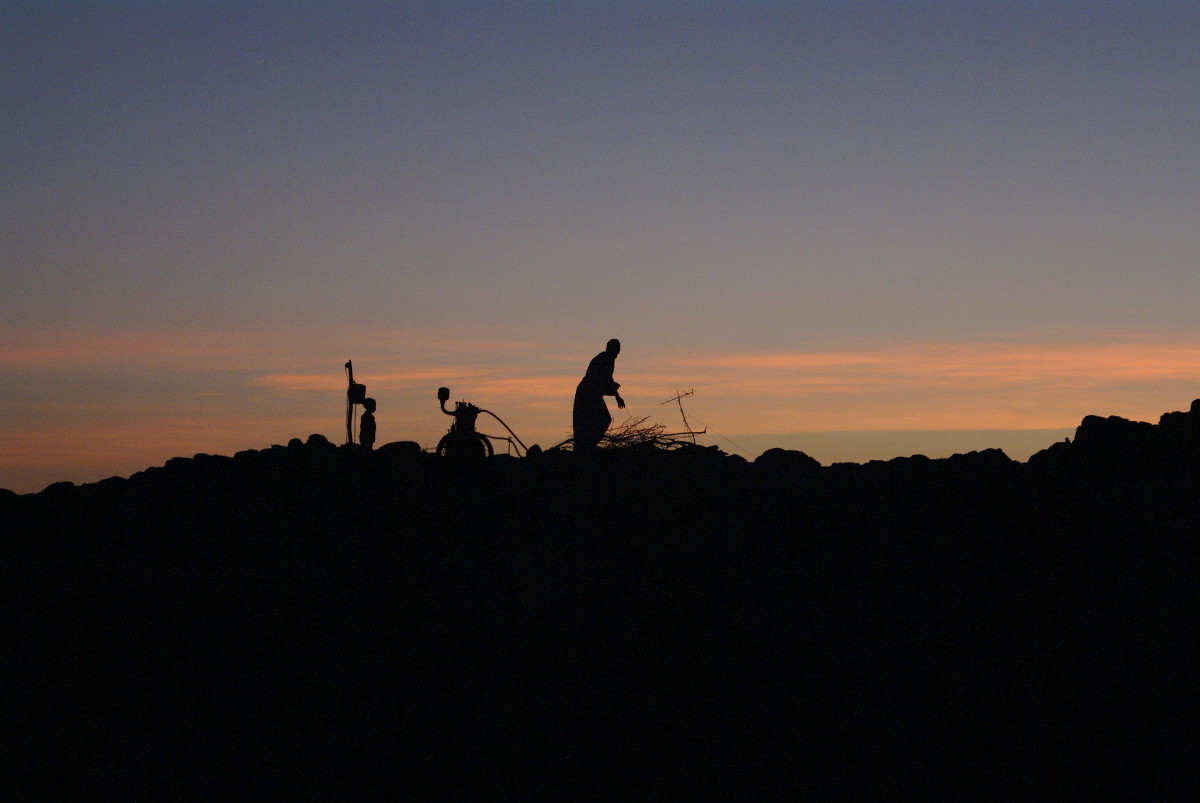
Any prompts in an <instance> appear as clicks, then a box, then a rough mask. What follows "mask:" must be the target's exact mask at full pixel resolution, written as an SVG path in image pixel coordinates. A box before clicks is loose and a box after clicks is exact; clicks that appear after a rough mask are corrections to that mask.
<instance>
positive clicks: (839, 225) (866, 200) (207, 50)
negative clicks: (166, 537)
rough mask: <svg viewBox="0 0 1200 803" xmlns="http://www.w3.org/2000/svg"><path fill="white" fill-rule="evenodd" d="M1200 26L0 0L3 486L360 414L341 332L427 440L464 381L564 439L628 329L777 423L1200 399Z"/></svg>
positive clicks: (779, 428) (995, 424)
mask: <svg viewBox="0 0 1200 803" xmlns="http://www.w3.org/2000/svg"><path fill="white" fill-rule="evenodd" d="M1198 40H1200V5H1196V4H1188V3H1153V2H1149V3H1147V2H1138V3H1054V2H1050V3H1036V4H1035V3H1029V4H1015V3H1004V4H998V3H973V2H964V3H954V4H947V3H922V2H914V3H850V4H843V3H794V4H783V3H757V2H748V3H747V2H742V3H723V2H716V3H696V4H689V3H635V2H601V3H581V4H574V3H570V4H564V3H549V2H546V3H539V2H533V3H475V2H424V3H403V2H400V3H356V4H348V5H345V6H343V5H340V4H338V5H335V4H322V3H267V2H262V3H253V2H252V3H235V4H224V3H218V4H213V3H183V2H172V3H165V4H148V3H123V2H114V3H82V2H46V3H13V4H4V5H2V6H0V108H3V109H5V113H4V115H3V120H2V122H0V151H2V152H3V154H4V165H5V167H4V170H3V171H0V282H2V284H0V318H2V320H3V324H2V326H0V428H2V429H0V432H2V434H3V438H2V439H0V487H5V488H9V489H12V490H16V491H19V492H28V491H36V490H39V489H40V488H42V487H44V486H45V485H47V484H48V483H50V482H53V481H57V480H71V481H75V482H89V481H95V480H99V479H102V478H104V477H107V476H110V475H114V474H118V475H128V474H130V473H132V472H134V471H137V470H139V469H142V468H145V467H147V466H151V465H161V464H162V463H163V462H164V461H166V460H167V459H169V458H170V457H173V456H177V455H185V456H190V455H192V454H195V453H199V452H206V453H219V454H232V453H233V452H235V451H238V450H242V449H248V448H263V447H267V446H270V445H271V444H277V443H286V442H287V441H288V440H289V439H290V438H293V437H300V438H306V437H307V436H308V435H309V434H310V433H320V434H323V435H325V436H326V437H328V438H329V439H330V440H332V441H334V442H335V443H340V442H341V441H342V440H343V439H344V431H343V427H344V419H343V414H344V391H345V376H344V373H343V370H342V366H343V364H344V363H345V361H346V360H347V359H353V360H354V365H355V373H356V379H358V381H360V382H363V383H365V384H366V386H367V391H368V395H370V396H373V397H374V398H376V399H377V400H378V404H379V409H378V412H377V415H376V417H377V420H378V427H379V435H378V438H379V440H378V442H379V443H387V442H390V441H396V440H414V441H417V442H418V443H420V444H422V445H423V446H425V447H431V446H433V445H434V444H435V443H436V442H437V439H438V438H439V437H440V436H441V434H442V433H443V432H444V431H445V429H446V427H447V424H448V419H446V418H445V416H442V415H441V413H440V412H439V411H438V404H437V400H436V395H435V394H436V389H437V388H438V387H439V386H442V385H445V386H448V387H450V389H451V392H452V398H454V399H467V400H468V401H471V402H474V403H475V404H477V405H479V406H481V407H484V408H487V409H489V410H492V411H494V412H495V413H497V414H498V415H500V416H502V417H503V418H504V420H505V421H507V422H508V423H509V425H511V426H512V427H513V429H514V430H515V431H516V432H517V433H518V434H519V435H520V436H521V438H522V440H524V441H525V442H526V443H534V442H538V443H541V444H542V445H543V446H547V445H550V444H552V443H554V442H557V441H559V440H562V439H563V438H565V437H567V435H568V434H569V432H568V429H569V425H570V408H571V399H572V395H573V391H574V386H575V383H576V382H578V380H579V378H580V376H581V375H582V372H583V370H584V368H585V367H586V365H587V363H588V360H589V359H590V358H591V357H592V356H593V355H594V354H596V353H597V352H598V351H600V350H601V349H602V348H603V347H604V343H605V341H607V340H608V339H609V338H610V337H618V338H620V339H621V341H622V343H623V346H624V348H623V350H622V353H621V356H620V358H619V359H618V360H617V369H616V378H617V381H619V382H621V383H622V395H623V396H624V397H625V399H626V401H627V402H628V405H629V409H628V410H627V411H626V413H628V414H629V415H632V416H634V417H638V418H640V417H643V416H649V417H650V418H651V419H652V420H654V421H657V422H661V423H663V424H665V425H666V426H667V427H668V428H669V429H676V428H678V427H679V426H681V421H680V418H679V413H678V408H677V407H674V406H671V405H662V404H661V402H662V401H664V400H666V399H668V398H670V397H672V396H674V395H675V394H676V393H677V392H680V391H687V390H689V389H691V390H694V391H695V394H694V396H691V397H689V398H688V399H686V400H685V402H684V405H685V410H686V412H687V414H688V418H689V420H690V421H691V422H692V423H693V424H694V425H696V426H707V428H708V434H707V435H706V436H705V437H704V438H702V442H705V443H713V444H716V445H718V446H720V447H721V448H723V449H725V450H726V451H730V452H740V453H742V454H744V455H746V456H747V457H750V458H753V457H754V456H755V455H756V454H758V453H759V452H761V451H762V450H763V449H765V448H768V447H770V446H784V447H787V448H795V449H801V450H804V451H806V452H808V453H809V454H811V455H813V456H814V457H816V458H817V459H819V460H821V461H822V462H825V463H829V462H833V461H837V460H866V459H873V458H881V459H886V458H890V457H895V456H897V455H899V454H911V453H917V452H920V453H925V454H928V455H930V456H940V455H944V454H950V453H952V452H953V451H964V450H968V449H979V448H985V447H987V446H997V447H1001V448H1005V449H1006V451H1007V452H1008V453H1009V454H1010V456H1012V457H1014V458H1019V459H1024V458H1025V457H1027V456H1028V455H1029V454H1030V453H1032V452H1033V451H1036V450H1037V449H1039V448H1043V447H1045V446H1047V445H1049V444H1050V443H1052V442H1053V441H1055V440H1061V439H1062V438H1063V437H1066V436H1068V435H1070V434H1071V432H1072V431H1073V429H1074V426H1075V425H1076V424H1077V423H1078V422H1079V420H1080V419H1081V418H1082V417H1083V416H1084V415H1088V414H1100V415H1121V416H1124V417H1127V418H1133V419H1140V420H1151V421H1153V420H1157V417H1158V416H1159V415H1160V414H1161V413H1163V412H1165V411H1169V410H1179V409H1187V407H1188V405H1189V404H1190V402H1191V400H1192V399H1193V398H1196V397H1200V327H1197V325H1196V317H1197V315H1196V311H1197V309H1200V256H1198V255H1200V224H1198V222H1197V221H1198V220H1200V216H1198V212H1200V49H1197V48H1196V46H1195V43H1196V42H1197V41H1198ZM614 414H615V417H616V418H617V420H618V421H620V420H621V414H617V413H616V411H615V409H614ZM482 428H483V429H484V431H488V429H487V427H486V426H483V427H482ZM497 434H498V433H497ZM501 449H503V446H501Z"/></svg>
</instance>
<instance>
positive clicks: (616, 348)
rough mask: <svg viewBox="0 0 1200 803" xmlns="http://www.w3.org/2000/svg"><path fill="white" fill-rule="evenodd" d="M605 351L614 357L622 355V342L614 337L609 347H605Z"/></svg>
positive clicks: (609, 342)
mask: <svg viewBox="0 0 1200 803" xmlns="http://www.w3.org/2000/svg"><path fill="white" fill-rule="evenodd" d="M604 350H605V351H607V352H608V353H609V354H611V355H613V356H614V357H615V356H617V355H618V354H620V353H621V341H620V340H617V339H616V338H615V337H614V338H613V339H612V340H610V341H608V345H607V346H605V347H604Z"/></svg>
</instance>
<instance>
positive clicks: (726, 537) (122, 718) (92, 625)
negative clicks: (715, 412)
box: [0, 404, 1200, 798]
mask: <svg viewBox="0 0 1200 803" xmlns="http://www.w3.org/2000/svg"><path fill="white" fill-rule="evenodd" d="M1198 481H1200V404H1193V405H1192V408H1191V410H1190V411H1188V412H1179V413H1168V414H1166V415H1164V416H1163V417H1162V418H1161V419H1160V421H1159V422H1158V423H1157V424H1149V423H1141V422H1131V421H1126V420H1123V419H1119V418H1100V417H1095V416H1089V417H1087V418H1085V419H1084V420H1083V422H1082V423H1081V425H1080V427H1079V429H1078V430H1077V432H1076V436H1075V438H1074V439H1073V440H1072V441H1071V442H1064V443H1058V444H1054V445H1052V446H1050V447H1049V448H1048V449H1046V450H1044V451H1042V452H1039V453H1038V454H1036V455H1034V456H1033V457H1032V458H1031V459H1030V460H1029V461H1028V462H1027V463H1019V462H1015V461H1012V460H1010V459H1009V458H1008V457H1007V456H1006V455H1005V454H1004V453H1003V452H1001V451H999V450H986V451H983V452H972V453H970V454H961V455H955V456H953V457H949V458H946V459H938V460H931V459H928V458H925V457H922V456H913V457H906V458H897V459H895V460H890V461H875V462H871V463H867V464H863V465H857V464H835V465H831V466H821V465H819V464H818V463H817V462H816V461H815V460H813V459H812V458H810V457H809V456H807V455H805V454H803V453H802V452H796V451H785V450H781V449H771V450H768V451H767V452H765V453H764V454H763V455H761V456H760V457H759V458H758V459H756V460H754V461H753V462H750V461H747V460H744V459H743V458H741V457H737V456H731V455H727V454H724V453H722V452H720V451H719V450H717V449H716V448H705V447H691V446H688V447H684V448H679V449H675V450H670V451H668V450H663V449H657V448H629V449H621V450H607V451H606V450H603V449H601V450H599V451H598V452H596V453H594V454H590V455H586V456H581V455H574V454H571V453H570V452H557V451H554V450H550V451H547V452H543V453H540V454H535V455H534V456H530V457H528V458H523V459H517V458H513V457H508V456H499V455H498V456H496V457H493V458H488V459H484V460H478V461H453V460H448V459H440V458H438V457H436V456H435V455H432V454H428V453H425V452H423V451H421V449H420V448H419V447H418V446H417V445H416V444H414V443H390V444H386V445H383V446H381V447H380V448H378V449H376V450H374V451H370V452H369V451H366V450H363V449H361V448H358V447H354V446H345V447H339V446H334V445H333V444H331V443H329V442H328V441H327V440H326V439H325V438H323V437H321V436H319V435H313V436H311V437H309V438H308V439H307V440H306V441H301V440H299V439H294V440H292V441H290V442H289V443H288V444H287V445H286V446H273V447H270V448H268V449H262V450H251V451H245V452H239V453H237V454H236V455H233V456H232V457H223V456H217V455H205V454H198V455H195V456H194V457H191V458H176V459H172V460H169V461H167V463H166V464H165V465H163V466H161V467H156V468H151V469H147V470H146V471H143V472H139V473H138V474H135V475H133V476H131V477H129V478H116V477H114V478H110V479H108V480H104V481H103V482H99V483H94V484H88V485H79V486H75V485H72V484H70V483H57V484H55V485H51V486H50V487H48V488H46V489H45V490H44V491H42V492H41V493H38V494H28V495H24V496H17V495H14V494H9V493H3V494H0V515H2V516H3V520H4V521H5V531H6V534H5V535H4V537H3V542H2V543H3V549H4V552H3V555H4V561H3V563H4V567H5V570H6V577H5V588H6V590H7V594H8V597H9V598H10V599H11V600H12V601H13V603H14V604H13V606H12V607H11V608H10V610H11V611H12V612H13V615H12V626H11V627H10V632H12V634H13V637H12V638H11V640H10V642H9V644H10V649H9V650H8V651H7V652H8V655H9V663H10V665H11V666H12V667H13V670H14V671H13V672H12V673H11V674H10V678H11V681H10V683H9V684H7V685H9V689H10V692H11V694H10V697H11V701H10V702H11V705H10V706H9V707H8V710H7V712H6V715H5V720H6V727H7V729H8V731H9V734H10V739H9V745H10V747H9V760H8V761H7V762H6V763H7V764H8V770H7V772H8V775H9V778H10V780H11V781H12V783H11V784H10V786H11V787H12V788H14V789H15V790H16V791H17V792H18V793H19V792H24V793H25V794H24V795H20V797H30V796H37V797H61V796H64V795H72V796H75V795H78V794H79V793H81V792H84V793H86V794H88V795H96V796H99V795H102V794H104V793H106V792H110V793H119V794H122V795H129V794H135V795H139V796H161V794H162V793H163V791H164V790H167V791H173V792H175V793H176V794H177V793H180V792H187V793H191V794H214V793H228V792H230V791H233V792H235V793H237V794H239V795H242V796H246V795H256V796H257V795H260V794H265V793H267V792H269V791H270V792H282V793H292V794H302V795H306V796H307V795H312V794H313V793H314V792H318V793H322V792H328V791H333V790H337V791H338V792H339V793H343V794H344V793H347V792H350V793H366V794H374V795H379V794H381V793H384V794H388V793H391V792H393V791H394V790H400V789H403V790H405V791H406V793H409V794H417V791H418V790H420V791H421V792H425V793H429V794H433V795H437V796H438V797H453V796H461V795H462V794H463V793H470V794H472V795H474V796H478V795H481V794H487V795H489V796H494V795H496V794H500V795H501V796H513V795H520V794H522V793H531V792H533V793H536V792H541V793H546V792H549V793H551V794H555V795H563V794H568V795H572V796H574V795H577V794H578V793H580V792H583V793H591V794H592V795H593V796H595V795H604V796H612V795H622V794H623V793H628V792H649V793H650V794H651V795H652V796H659V797H677V796H680V795H682V794H687V793H689V792H694V791H702V792H703V793H704V794H705V795H706V796H717V797H746V796H749V797H763V796H776V795H779V796H782V795H783V794H785V793H786V794H794V793H796V792H799V793H808V794H810V795H813V796H820V797H822V798H829V797H851V796H853V797H859V796H880V795H883V794H889V793H891V791H892V790H896V789H920V790H922V791H928V792H931V793H937V792H941V793H943V794H945V793H950V794H952V795H954V796H955V797H974V796H977V795H979V794H981V793H982V794H989V793H991V794H997V793H998V794H1000V795H1004V796H1006V797H1011V796H1013V795H1021V796H1022V797H1026V796H1029V795H1030V794H1036V795H1039V796H1056V797H1057V796H1059V795H1060V794H1070V795H1078V794H1080V793H1081V792H1082V793H1084V794H1087V793H1088V792H1094V791H1100V790H1103V791H1104V792H1105V793H1106V794H1111V793H1112V792H1114V791H1116V792H1118V793H1120V791H1124V790H1130V791H1133V790H1137V792H1138V794H1139V795H1141V796H1146V797H1160V798H1161V797H1166V796H1178V793H1179V792H1181V791H1184V792H1186V791H1187V790H1188V789H1189V788H1190V786H1189V785H1193V784H1195V782H1196V767H1197V765H1198V762H1196V761H1195V760H1194V759H1195V758H1196V757H1197V755H1198V754H1197V752H1196V749H1197V741H1196V736H1195V734H1194V730H1195V728H1194V722H1192V716H1191V713H1190V712H1191V705H1190V701H1191V700H1194V699H1195V697H1196V692H1197V691H1198V689H1197V681H1196V667H1197V666H1200V641H1198V640H1197V638H1196V633H1197V625H1198V624H1200V602H1198V598H1197V594H1196V588H1197V585H1196V583H1197V580H1196V578H1197V576H1198V570H1200V565H1198V563H1200V560H1198V554H1200V553H1198V550H1197V543H1196V536H1197V533H1198V532H1200V527H1198V526H1197V525H1198V524H1200V509H1198V503H1197V489H1198V488H1200V484H1198ZM1181 751H1182V752H1183V753H1187V754H1189V755H1190V758H1191V759H1192V760H1189V761H1187V762H1179V763H1176V762H1175V761H1174V760H1173V758H1174V757H1175V756H1178V755H1180V752H1181ZM985 790H986V791H985Z"/></svg>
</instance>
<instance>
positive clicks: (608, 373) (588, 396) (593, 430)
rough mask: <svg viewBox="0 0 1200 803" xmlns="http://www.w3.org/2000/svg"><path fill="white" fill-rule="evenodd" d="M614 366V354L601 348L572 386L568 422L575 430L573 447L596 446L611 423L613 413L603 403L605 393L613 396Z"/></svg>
mask: <svg viewBox="0 0 1200 803" xmlns="http://www.w3.org/2000/svg"><path fill="white" fill-rule="evenodd" d="M615 368H616V357H615V356H614V355H612V354H609V353H608V352H607V351H602V352H600V353H599V354H597V355H596V356H595V357H592V361H591V362H590V363H588V367H587V373H585V374H584V375H583V379H581V380H580V381H579V385H578V386H577V387H576V388H575V406H574V409H573V410H572V411H571V423H572V426H573V428H574V430H575V450H576V451H580V450H588V449H594V448H596V444H598V443H600V439H601V438H603V437H604V433H605V432H607V431H608V425H609V424H611V423H612V415H610V414H609V412H608V405H607V404H605V403H604V397H605V396H615V395H616V393H617V388H618V387H619V385H617V383H616V382H615V381H613V371H614V370H615Z"/></svg>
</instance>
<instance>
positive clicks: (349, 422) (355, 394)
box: [346, 360, 375, 443]
mask: <svg viewBox="0 0 1200 803" xmlns="http://www.w3.org/2000/svg"><path fill="white" fill-rule="evenodd" d="M346 378H347V379H348V380H349V382H350V385H349V386H348V387H347V388H346V443H354V405H356V404H362V403H363V402H365V401H366V400H367V386H366V385H360V384H358V383H357V382H355V381H354V365H353V360H346ZM372 412H374V407H373V406H372ZM371 423H372V424H374V416H372V418H371ZM374 436H375V433H374V427H372V432H371V440H372V441H374V440H375V437H374Z"/></svg>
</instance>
